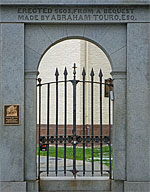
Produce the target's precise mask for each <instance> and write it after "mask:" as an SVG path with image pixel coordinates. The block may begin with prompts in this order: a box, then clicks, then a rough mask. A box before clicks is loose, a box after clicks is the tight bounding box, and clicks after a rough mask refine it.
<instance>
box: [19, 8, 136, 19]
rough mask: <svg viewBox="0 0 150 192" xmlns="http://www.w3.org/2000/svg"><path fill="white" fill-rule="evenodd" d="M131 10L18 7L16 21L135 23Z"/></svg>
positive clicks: (133, 12)
mask: <svg viewBox="0 0 150 192" xmlns="http://www.w3.org/2000/svg"><path fill="white" fill-rule="evenodd" d="M135 20H136V17H135V9H133V8H121V7H118V8H55V7H39V8H38V7H36V8H35V7H33V8H32V7H23V8H22V7H20V8H18V21H47V22H74V21H76V22H77V21H79V22H80V21H96V22H98V21H101V22H107V21H112V22H113V21H114V22H115V21H135Z"/></svg>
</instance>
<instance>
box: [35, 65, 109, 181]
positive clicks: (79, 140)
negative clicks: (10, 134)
mask: <svg viewBox="0 0 150 192" xmlns="http://www.w3.org/2000/svg"><path fill="white" fill-rule="evenodd" d="M73 69H74V70H73V75H74V76H73V80H67V75H68V72H67V69H66V68H65V70H64V81H59V80H58V76H59V73H58V69H57V68H56V72H55V76H56V81H55V82H49V83H43V84H42V83H41V79H40V78H39V79H38V85H37V86H38V87H39V161H38V162H39V166H38V177H39V178H40V173H42V172H45V171H40V151H41V150H42V149H43V146H46V150H47V171H46V172H47V176H48V175H49V172H55V174H56V176H57V174H58V172H60V171H61V172H62V171H63V172H64V175H65V176H66V172H67V171H71V172H72V173H73V175H74V177H76V174H77V172H83V176H85V173H86V172H91V173H92V176H94V173H95V172H100V173H101V175H103V172H108V173H109V176H110V179H111V177H112V167H111V100H110V95H109V125H108V128H109V136H103V130H102V128H103V127H102V85H108V86H109V92H110V87H111V86H112V84H110V83H108V84H107V83H103V82H102V77H103V74H102V71H101V70H100V73H99V82H96V81H94V70H93V68H92V70H91V73H90V76H91V80H90V81H86V80H85V76H86V73H85V69H84V68H83V71H82V81H80V80H76V65H75V64H74V67H73ZM68 82H71V83H72V86H73V130H72V135H67V83H68ZM79 82H80V83H82V89H83V106H82V107H83V114H82V115H83V135H82V136H79V135H76V133H77V132H76V131H77V130H76V87H77V84H78V83H79ZM59 83H64V135H63V136H62V135H58V84H59ZM85 83H90V84H91V136H87V135H86V134H85ZM51 84H55V85H56V134H55V136H51V135H50V134H49V126H50V85H51ZM94 84H99V85H100V135H99V136H95V135H94V112H93V111H94ZM43 85H47V136H41V135H40V132H41V91H42V90H41V88H42V86H43ZM67 143H68V144H72V145H73V170H68V169H67V167H66V152H67V151H66V148H67ZM90 143H91V154H92V162H91V165H92V170H91V171H90V170H85V168H86V167H85V145H86V144H90ZM50 144H53V145H55V150H56V151H55V170H54V171H53V170H52V169H50V168H49V145H50ZM58 144H64V169H63V170H59V169H58ZM77 144H82V145H83V170H79V171H78V170H77V169H76V146H77ZM96 144H98V145H100V169H99V170H95V168H94V165H95V164H94V153H95V152H94V145H96ZM103 144H107V145H108V146H109V162H110V166H109V170H103V149H102V147H103Z"/></svg>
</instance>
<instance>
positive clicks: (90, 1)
mask: <svg viewBox="0 0 150 192" xmlns="http://www.w3.org/2000/svg"><path fill="white" fill-rule="evenodd" d="M0 5H13V6H14V5H92V6H93V5H149V6H150V0H74V1H72V0H1V1H0Z"/></svg>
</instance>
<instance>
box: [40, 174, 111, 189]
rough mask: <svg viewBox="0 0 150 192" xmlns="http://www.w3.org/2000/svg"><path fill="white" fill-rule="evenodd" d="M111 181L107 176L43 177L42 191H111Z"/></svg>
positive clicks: (41, 182) (41, 181) (41, 180)
mask: <svg viewBox="0 0 150 192" xmlns="http://www.w3.org/2000/svg"><path fill="white" fill-rule="evenodd" d="M110 186H111V181H110V180H109V179H105V178H77V179H73V178H65V179H64V178H62V177H61V178H49V177H45V178H41V179H40V192H54V191H55V192H63V191H65V192H75V191H76V192H77V191H78V192H110Z"/></svg>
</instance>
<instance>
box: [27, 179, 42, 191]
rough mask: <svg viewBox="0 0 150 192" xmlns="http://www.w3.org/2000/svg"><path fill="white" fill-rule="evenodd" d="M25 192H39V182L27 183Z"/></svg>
mask: <svg viewBox="0 0 150 192" xmlns="http://www.w3.org/2000/svg"><path fill="white" fill-rule="evenodd" d="M26 192H39V182H38V181H27V191H26Z"/></svg>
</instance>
